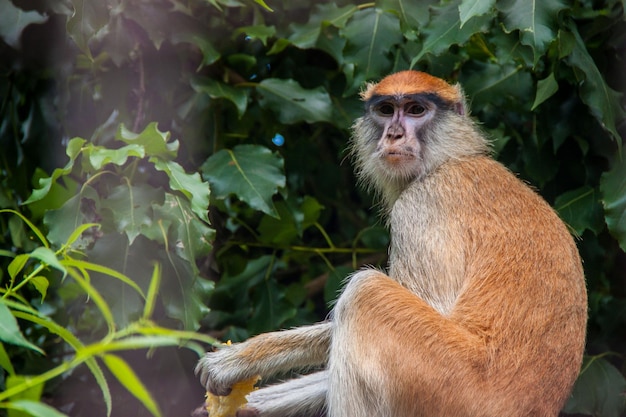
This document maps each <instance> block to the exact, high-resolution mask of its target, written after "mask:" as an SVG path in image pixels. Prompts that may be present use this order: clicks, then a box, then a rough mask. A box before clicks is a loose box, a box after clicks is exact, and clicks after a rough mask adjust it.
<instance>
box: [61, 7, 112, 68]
mask: <svg viewBox="0 0 626 417" xmlns="http://www.w3.org/2000/svg"><path fill="white" fill-rule="evenodd" d="M72 3H73V4H74V14H73V15H72V16H71V17H70V18H69V19H68V20H67V24H66V28H67V32H68V34H69V35H70V37H71V38H72V39H73V40H74V42H75V43H76V45H77V46H78V48H79V49H80V50H81V51H82V52H83V53H84V54H85V55H86V56H87V57H88V58H89V59H93V57H92V55H91V50H90V49H89V42H90V41H91V40H92V39H93V38H95V37H96V33H97V32H98V31H99V30H101V29H102V28H103V27H104V26H105V25H106V24H107V23H109V16H110V13H109V10H107V6H108V5H107V4H106V3H105V2H100V1H96V2H93V1H91V0H72Z"/></svg>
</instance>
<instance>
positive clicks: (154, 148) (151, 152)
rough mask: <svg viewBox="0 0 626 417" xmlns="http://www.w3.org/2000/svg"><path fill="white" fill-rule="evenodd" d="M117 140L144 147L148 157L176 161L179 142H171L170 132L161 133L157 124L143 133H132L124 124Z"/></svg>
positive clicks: (116, 136) (117, 135) (118, 132)
mask: <svg viewBox="0 0 626 417" xmlns="http://www.w3.org/2000/svg"><path fill="white" fill-rule="evenodd" d="M115 138H116V139H117V140H121V141H122V142H124V143H127V144H129V145H131V144H134V145H135V146H137V145H139V146H143V148H144V149H145V152H146V156H156V157H159V158H161V159H165V160H171V159H174V158H175V157H176V153H177V151H178V146H179V143H178V141H177V140H175V141H172V142H169V140H170V132H161V131H160V130H159V127H158V126H157V124H156V122H152V123H150V124H149V125H148V126H146V128H145V129H144V130H143V131H142V132H141V133H134V132H131V131H130V130H128V129H127V128H126V126H124V125H123V124H122V125H120V127H119V129H118V131H117V133H116V135H115Z"/></svg>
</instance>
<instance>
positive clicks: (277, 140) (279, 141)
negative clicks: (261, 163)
mask: <svg viewBox="0 0 626 417" xmlns="http://www.w3.org/2000/svg"><path fill="white" fill-rule="evenodd" d="M272 143H273V144H274V145H276V146H283V145H284V144H285V137H284V136H283V135H281V134H280V133H277V134H275V135H274V137H273V138H272Z"/></svg>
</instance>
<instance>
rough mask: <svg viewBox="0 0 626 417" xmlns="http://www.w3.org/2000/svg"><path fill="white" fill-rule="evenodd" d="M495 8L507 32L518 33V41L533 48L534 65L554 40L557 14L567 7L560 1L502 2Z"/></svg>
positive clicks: (519, 0) (508, 0)
mask: <svg viewBox="0 0 626 417" xmlns="http://www.w3.org/2000/svg"><path fill="white" fill-rule="evenodd" d="M496 7H498V9H499V10H500V11H501V12H502V13H503V14H504V28H505V30H506V31H507V32H509V33H510V32H513V31H514V30H519V31H520V40H521V42H522V43H523V44H524V45H528V46H530V47H531V48H533V51H534V55H535V60H534V61H535V63H537V61H538V60H539V58H540V57H541V56H543V54H544V53H545V51H546V49H547V48H548V45H549V44H550V43H551V42H552V41H554V40H555V39H556V30H557V20H558V18H557V17H558V14H559V12H560V11H561V10H563V9H565V8H566V7H567V6H566V5H565V4H564V3H563V2H562V0H502V1H500V2H497V3H496Z"/></svg>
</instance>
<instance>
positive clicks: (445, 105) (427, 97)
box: [365, 93, 453, 109]
mask: <svg viewBox="0 0 626 417" xmlns="http://www.w3.org/2000/svg"><path fill="white" fill-rule="evenodd" d="M425 101H428V102H431V103H433V104H434V105H435V106H437V107H438V108H440V109H451V108H452V107H453V103H451V102H449V101H447V100H444V99H443V98H442V97H441V96H440V95H439V94H436V93H416V94H395V95H379V94H375V95H373V96H372V97H371V98H370V99H369V100H367V101H366V102H365V108H366V109H367V108H370V107H373V106H376V105H378V104H380V103H383V102H391V103H392V104H400V103H406V102H416V103H423V102H425Z"/></svg>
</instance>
